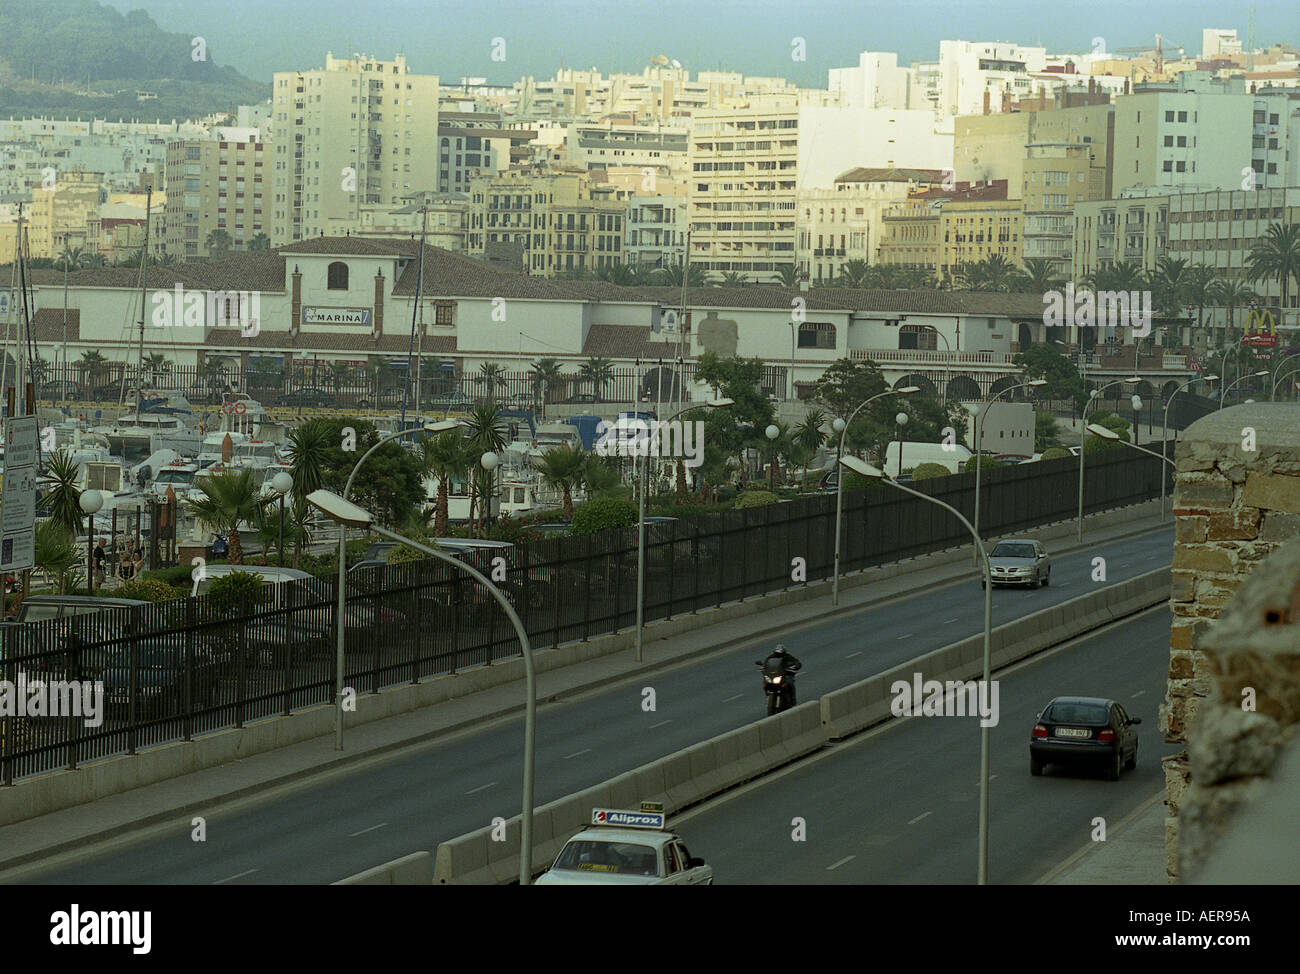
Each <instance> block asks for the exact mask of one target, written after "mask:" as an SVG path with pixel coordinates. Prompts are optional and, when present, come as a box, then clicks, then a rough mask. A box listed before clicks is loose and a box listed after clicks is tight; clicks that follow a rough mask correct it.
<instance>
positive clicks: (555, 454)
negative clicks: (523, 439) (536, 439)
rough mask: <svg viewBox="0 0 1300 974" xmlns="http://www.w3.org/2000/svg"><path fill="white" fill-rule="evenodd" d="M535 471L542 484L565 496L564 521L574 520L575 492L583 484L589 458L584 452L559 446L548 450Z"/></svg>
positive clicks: (536, 464) (535, 464)
mask: <svg viewBox="0 0 1300 974" xmlns="http://www.w3.org/2000/svg"><path fill="white" fill-rule="evenodd" d="M533 469H534V470H536V471H537V475H538V476H539V477H541V478H542V482H543V483H545V484H546V485H547V486H549V487H554V488H556V489H557V490H559V491H561V492H562V493H563V494H564V519H565V520H566V521H572V520H573V491H574V488H576V487H579V486H581V485H582V483H583V479H584V474H585V473H586V469H587V456H586V454H585V453H584V452H583V451H582V450H572V449H570V448H569V447H568V446H557V447H552V448H551V449H549V450H546V451H545V452H544V453H543V454H542V457H541V459H540V460H538V461H537V462H536V463H534V464H533Z"/></svg>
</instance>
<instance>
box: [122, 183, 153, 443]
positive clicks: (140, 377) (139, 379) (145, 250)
mask: <svg viewBox="0 0 1300 974" xmlns="http://www.w3.org/2000/svg"><path fill="white" fill-rule="evenodd" d="M144 200H145V202H144V244H143V246H141V247H140V351H139V354H138V355H137V356H136V366H135V367H136V378H135V414H136V416H137V417H139V415H140V409H141V407H143V406H144V314H145V309H146V307H147V306H148V304H149V300H148V295H147V288H146V287H145V285H146V284H147V281H146V274H145V267H146V265H147V263H148V260H149V222H150V221H149V214H150V213H151V212H152V211H153V182H152V181H150V183H149V189H148V192H147V194H146V195H145V198H144ZM123 450H124V455H125V447H124V448H123Z"/></svg>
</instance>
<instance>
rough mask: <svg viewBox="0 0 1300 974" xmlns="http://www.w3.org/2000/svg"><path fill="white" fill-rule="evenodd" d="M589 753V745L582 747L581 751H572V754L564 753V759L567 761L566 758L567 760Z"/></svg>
mask: <svg viewBox="0 0 1300 974" xmlns="http://www.w3.org/2000/svg"><path fill="white" fill-rule="evenodd" d="M590 753H591V748H589V747H584V748H583V749H582V750H581V751H576V752H575V753H573V754H566V755H565V756H564V760H566V761H567V760H569V758H580V757H582V756H583V755H584V754H590Z"/></svg>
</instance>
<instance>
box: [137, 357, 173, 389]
mask: <svg viewBox="0 0 1300 974" xmlns="http://www.w3.org/2000/svg"><path fill="white" fill-rule="evenodd" d="M140 365H141V367H142V368H143V369H144V371H145V373H146V374H147V375H148V376H149V377H150V379H152V380H153V381H154V382H157V381H158V379H159V378H160V377H161V376H163V375H165V374H166V373H168V372H170V371H171V370H172V363H171V359H169V358H168V357H167V356H166V355H164V354H162V352H150V353H149V354H148V355H146V356H145V357H144V358H143V359H142V360H141V361H140Z"/></svg>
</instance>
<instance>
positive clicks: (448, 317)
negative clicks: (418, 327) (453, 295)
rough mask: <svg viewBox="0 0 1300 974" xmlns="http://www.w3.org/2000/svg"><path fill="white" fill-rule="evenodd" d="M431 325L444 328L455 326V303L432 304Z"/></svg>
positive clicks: (440, 302)
mask: <svg viewBox="0 0 1300 974" xmlns="http://www.w3.org/2000/svg"><path fill="white" fill-rule="evenodd" d="M433 308H434V316H433V323H434V324H435V325H442V326H444V327H452V326H454V325H455V324H456V302H455V301H438V302H436V303H435V304H434V306H433Z"/></svg>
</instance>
